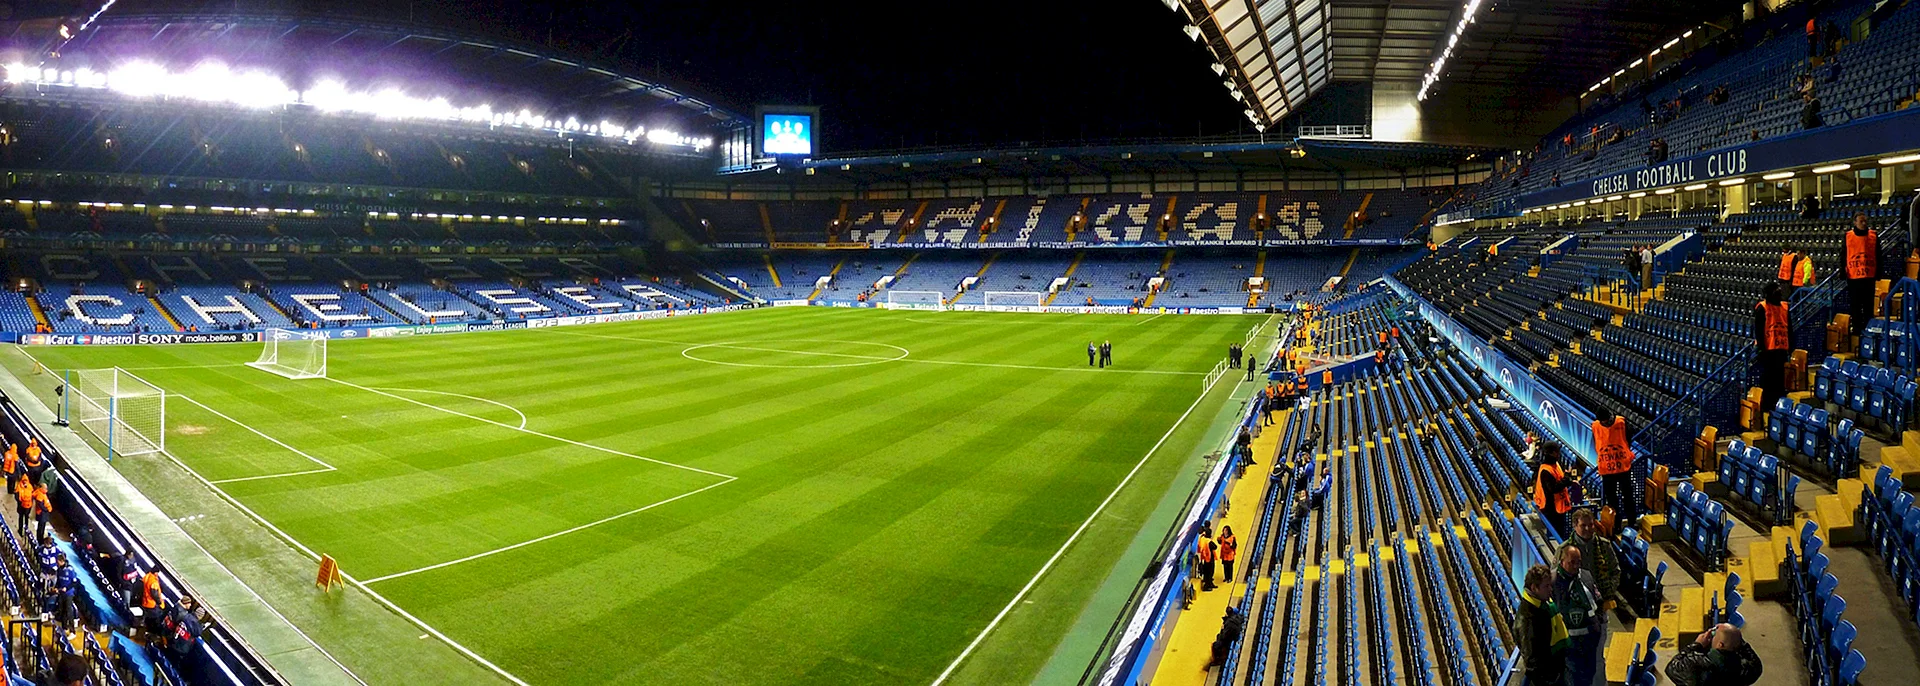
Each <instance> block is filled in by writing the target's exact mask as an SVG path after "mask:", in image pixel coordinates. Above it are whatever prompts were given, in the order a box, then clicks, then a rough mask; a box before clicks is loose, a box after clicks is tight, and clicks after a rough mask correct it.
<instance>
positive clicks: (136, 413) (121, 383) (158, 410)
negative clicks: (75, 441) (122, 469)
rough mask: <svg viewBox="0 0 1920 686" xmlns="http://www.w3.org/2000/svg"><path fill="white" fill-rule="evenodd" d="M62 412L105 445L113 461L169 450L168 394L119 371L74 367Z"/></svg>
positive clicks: (68, 374)
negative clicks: (121, 457)
mask: <svg viewBox="0 0 1920 686" xmlns="http://www.w3.org/2000/svg"><path fill="white" fill-rule="evenodd" d="M61 389H62V390H61V403H60V413H61V417H62V419H65V420H66V421H67V423H68V424H69V425H77V426H79V427H80V428H81V429H83V430H85V431H86V432H87V433H90V434H93V436H94V438H97V439H99V440H100V441H101V442H102V443H105V444H106V446H107V455H108V456H109V457H112V456H115V455H119V456H133V455H146V454H150V453H158V452H163V451H165V450H166V449H167V392H166V391H165V390H164V389H162V388H160V387H159V386H157V385H154V384H153V383H152V382H149V381H147V380H146V379H142V378H140V377H139V376H136V375H135V374H133V373H132V372H129V371H127V370H125V369H121V368H119V367H109V368H106V369H70V370H67V372H66V373H65V375H64V383H63V384H62V386H61Z"/></svg>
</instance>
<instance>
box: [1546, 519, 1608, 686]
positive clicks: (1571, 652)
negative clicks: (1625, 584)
mask: <svg viewBox="0 0 1920 686" xmlns="http://www.w3.org/2000/svg"><path fill="white" fill-rule="evenodd" d="M1582 511H1583V512H1584V511H1585V510H1582ZM1580 560H1581V557H1580V549H1579V548H1576V547H1574V546H1571V545H1568V546H1564V547H1562V548H1560V565H1559V566H1558V567H1555V568H1554V570H1553V605H1554V609H1557V610H1559V611H1560V619H1561V621H1562V622H1564V623H1565V624H1566V625H1567V639H1568V645H1567V679H1568V683H1570V684H1576V685H1578V686H1590V685H1591V684H1592V683H1593V675H1594V672H1595V671H1596V670H1598V669H1599V665H1600V635H1601V634H1602V633H1603V632H1602V629H1603V628H1604V627H1603V624H1602V620H1601V616H1600V597H1599V593H1598V592H1597V591H1595V590H1594V583H1593V575H1592V574H1589V573H1587V570H1585V569H1581V568H1580V565H1581V562H1580Z"/></svg>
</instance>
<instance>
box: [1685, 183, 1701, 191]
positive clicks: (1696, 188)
mask: <svg viewBox="0 0 1920 686" xmlns="http://www.w3.org/2000/svg"><path fill="white" fill-rule="evenodd" d="M1706 189H1707V184H1704V183H1696V184H1693V185H1691V186H1688V187H1686V188H1685V189H1682V190H1689V191H1704V190H1706Z"/></svg>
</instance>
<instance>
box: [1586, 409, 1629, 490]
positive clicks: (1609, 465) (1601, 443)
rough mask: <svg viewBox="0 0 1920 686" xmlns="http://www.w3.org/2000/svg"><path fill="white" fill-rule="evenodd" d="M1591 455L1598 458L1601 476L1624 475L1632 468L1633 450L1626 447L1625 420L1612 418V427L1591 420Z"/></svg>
mask: <svg viewBox="0 0 1920 686" xmlns="http://www.w3.org/2000/svg"><path fill="white" fill-rule="evenodd" d="M1593 454H1594V455H1595V456H1597V457H1599V458H1600V465H1599V470H1600V473H1601V474H1602V475H1605V476H1612V475H1615V474H1625V473H1627V470H1629V469H1632V468H1633V449H1632V448H1630V447H1628V446H1627V420H1626V419H1625V418H1624V417H1617V416H1616V417H1614V418H1613V426H1607V425H1606V423H1605V422H1602V421H1600V420H1598V419H1595V420H1593Z"/></svg>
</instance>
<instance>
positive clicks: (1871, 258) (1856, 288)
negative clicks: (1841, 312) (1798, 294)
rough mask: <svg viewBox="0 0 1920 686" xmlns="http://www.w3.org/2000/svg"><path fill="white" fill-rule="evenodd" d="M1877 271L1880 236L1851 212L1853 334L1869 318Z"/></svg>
mask: <svg viewBox="0 0 1920 686" xmlns="http://www.w3.org/2000/svg"><path fill="white" fill-rule="evenodd" d="M1879 275H1880V237H1879V236H1878V235H1876V234H1874V232H1872V231H1869V230H1868V229H1867V215H1866V213H1865V212H1859V213H1855V214H1854V215H1853V230H1852V231H1848V232H1847V303H1848V305H1849V306H1850V307H1849V308H1848V312H1849V314H1848V318H1849V321H1848V323H1849V324H1850V325H1851V326H1852V327H1853V335H1855V336H1858V335H1860V333H1861V332H1863V331H1866V330H1867V320H1869V319H1872V318H1873V301H1874V297H1873V296H1874V282H1875V280H1876V279H1877V278H1878V277H1879ZM1769 409H1771V408H1769Z"/></svg>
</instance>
